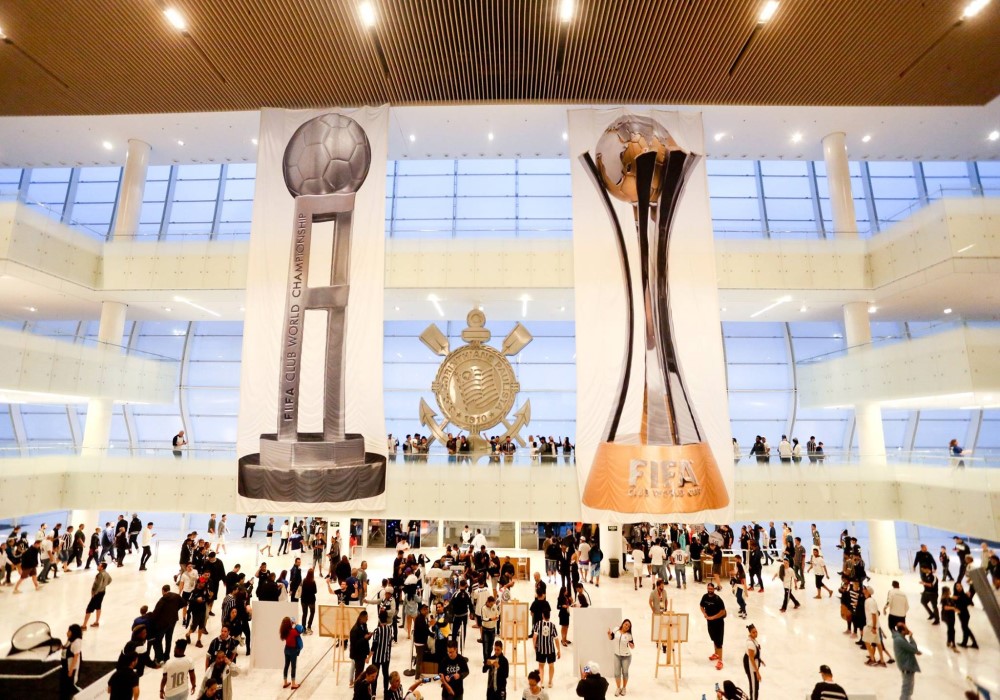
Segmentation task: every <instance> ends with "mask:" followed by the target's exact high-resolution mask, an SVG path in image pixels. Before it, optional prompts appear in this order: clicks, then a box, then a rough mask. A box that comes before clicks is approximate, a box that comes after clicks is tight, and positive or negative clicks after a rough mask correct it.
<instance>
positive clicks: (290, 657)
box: [247, 612, 367, 690]
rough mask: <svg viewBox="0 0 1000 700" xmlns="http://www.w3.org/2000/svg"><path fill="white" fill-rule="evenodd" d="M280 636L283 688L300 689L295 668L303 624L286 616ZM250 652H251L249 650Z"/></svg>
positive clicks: (300, 645) (279, 632) (282, 622)
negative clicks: (282, 657)
mask: <svg viewBox="0 0 1000 700" xmlns="http://www.w3.org/2000/svg"><path fill="white" fill-rule="evenodd" d="M361 614H362V615H365V617H367V614H366V613H364V612H362V613H361ZM278 636H279V637H280V638H281V640H282V641H283V642H284V643H285V666H284V669H283V671H282V677H281V680H282V685H281V687H282V688H287V687H288V686H291V687H292V690H298V687H299V684H298V683H296V682H295V670H296V666H297V665H298V660H299V652H301V651H302V646H303V644H302V626H301V625H293V624H292V618H290V617H286V618H284V619H283V620H282V621H281V627H279V628H278ZM247 653H249V652H247ZM289 669H291V672H292V682H291V683H289V682H288V671H289Z"/></svg>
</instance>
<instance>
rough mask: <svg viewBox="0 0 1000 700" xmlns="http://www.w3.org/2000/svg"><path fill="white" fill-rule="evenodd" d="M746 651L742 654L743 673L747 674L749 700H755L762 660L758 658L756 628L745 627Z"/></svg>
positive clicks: (758, 643) (758, 646)
mask: <svg viewBox="0 0 1000 700" xmlns="http://www.w3.org/2000/svg"><path fill="white" fill-rule="evenodd" d="M747 633H748V636H747V650H746V652H745V653H744V654H743V671H744V672H745V673H746V674H747V683H748V684H749V688H750V700H757V697H758V693H759V692H760V680H761V676H760V667H761V666H763V665H764V660H763V659H762V658H761V657H760V642H758V641H757V634H758V633H757V628H756V627H754V626H753V625H747Z"/></svg>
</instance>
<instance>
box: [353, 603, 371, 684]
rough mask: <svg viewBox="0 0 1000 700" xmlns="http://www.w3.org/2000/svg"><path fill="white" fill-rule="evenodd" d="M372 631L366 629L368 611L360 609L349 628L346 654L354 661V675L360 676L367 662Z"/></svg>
mask: <svg viewBox="0 0 1000 700" xmlns="http://www.w3.org/2000/svg"><path fill="white" fill-rule="evenodd" d="M371 638H372V633H371V632H369V631H368V611H367V610H362V611H361V612H360V613H359V614H358V619H357V621H356V622H355V623H354V626H353V627H352V628H351V633H350V637H349V639H348V641H349V647H348V651H349V653H348V656H350V658H351V661H353V662H354V677H355V678H358V677H360V676H361V674H362V672H363V671H364V669H365V664H366V663H367V662H368V656H369V654H370V653H371Z"/></svg>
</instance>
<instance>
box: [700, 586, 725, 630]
mask: <svg viewBox="0 0 1000 700" xmlns="http://www.w3.org/2000/svg"><path fill="white" fill-rule="evenodd" d="M698 605H699V607H701V608H704V610H705V614H706V615H708V616H709V617H712V616H713V615H718V614H719V613H720V612H722V611H723V610H725V609H726V604H725V603H724V602H723V600H722V596H720V595H718V594H716V595H709V594H708V593H706V594H705V595H703V596H702V597H701V602H700V603H699V604H698ZM722 620H723V618H721V617H720V618H719V619H718V620H709V622H710V623H712V622H722Z"/></svg>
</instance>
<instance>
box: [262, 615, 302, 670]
mask: <svg viewBox="0 0 1000 700" xmlns="http://www.w3.org/2000/svg"><path fill="white" fill-rule="evenodd" d="M298 615H299V605H298V603H293V602H291V601H270V600H255V601H254V603H253V619H252V620H250V634H251V635H252V638H253V649H251V650H250V667H251V668H281V667H282V666H283V665H284V663H285V641H284V640H283V639H282V638H281V637H279V636H278V630H279V629H280V628H281V621H282V620H283V619H285V618H286V617H290V618H292V620H293V621H295V622H297V621H298Z"/></svg>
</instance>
